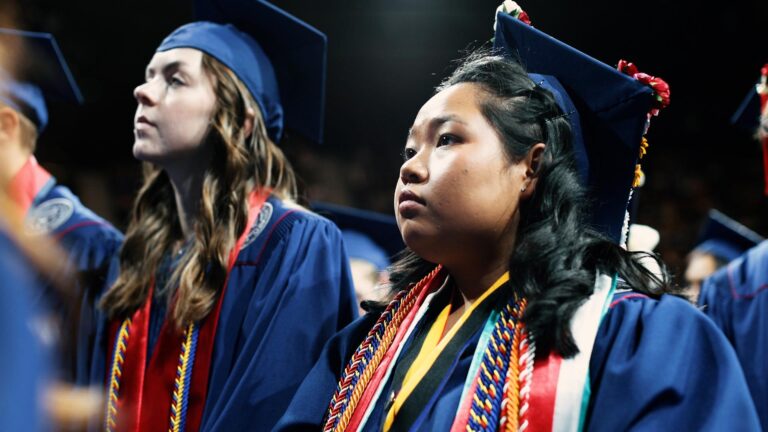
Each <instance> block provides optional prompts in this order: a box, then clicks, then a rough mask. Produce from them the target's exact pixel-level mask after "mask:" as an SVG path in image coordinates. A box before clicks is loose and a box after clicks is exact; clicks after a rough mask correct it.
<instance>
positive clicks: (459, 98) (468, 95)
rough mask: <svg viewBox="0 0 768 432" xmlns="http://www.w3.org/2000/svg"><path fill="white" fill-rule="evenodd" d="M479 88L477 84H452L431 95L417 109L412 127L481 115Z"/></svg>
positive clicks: (463, 120)
mask: <svg viewBox="0 0 768 432" xmlns="http://www.w3.org/2000/svg"><path fill="white" fill-rule="evenodd" d="M479 92H480V88H479V86H478V85H477V84H472V83H461V84H456V85H452V86H450V87H448V88H446V89H444V90H442V91H440V92H439V93H437V94H435V95H434V96H432V97H431V98H430V99H429V100H428V101H427V102H426V103H425V104H424V105H423V106H422V107H421V109H420V110H419V113H418V114H417V115H416V119H415V120H414V122H413V127H412V129H416V128H423V127H428V126H430V125H431V124H432V123H434V122H439V123H447V122H449V121H451V122H456V123H468V122H470V121H472V120H473V119H474V118H476V117H477V116H481V115H482V114H481V112H480V107H479V104H478V102H479Z"/></svg>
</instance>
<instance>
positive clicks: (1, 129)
mask: <svg viewBox="0 0 768 432" xmlns="http://www.w3.org/2000/svg"><path fill="white" fill-rule="evenodd" d="M20 123H21V121H20V119H19V114H18V113H17V112H16V111H14V110H13V109H12V108H9V107H6V106H3V107H0V139H2V140H3V142H5V141H11V140H17V139H18V137H19V134H20V126H21V124H20Z"/></svg>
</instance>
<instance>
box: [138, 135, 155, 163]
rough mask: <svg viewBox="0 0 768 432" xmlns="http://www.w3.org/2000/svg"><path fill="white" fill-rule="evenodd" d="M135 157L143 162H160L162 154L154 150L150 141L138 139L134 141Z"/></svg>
mask: <svg viewBox="0 0 768 432" xmlns="http://www.w3.org/2000/svg"><path fill="white" fill-rule="evenodd" d="M133 157H134V158H135V159H137V160H140V161H142V162H152V163H158V162H159V161H160V159H162V158H161V155H160V154H158V152H157V151H152V148H151V146H150V145H149V143H147V142H145V141H143V140H136V141H135V142H134V143H133Z"/></svg>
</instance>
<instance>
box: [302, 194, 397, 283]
mask: <svg viewBox="0 0 768 432" xmlns="http://www.w3.org/2000/svg"><path fill="white" fill-rule="evenodd" d="M312 209H313V210H314V211H316V212H317V213H319V214H321V215H323V216H325V217H327V218H328V219H330V220H331V221H333V222H334V223H335V224H336V225H337V226H338V227H339V229H341V232H342V235H343V236H344V244H345V245H346V247H347V253H348V254H349V257H350V258H360V259H364V260H366V261H370V262H372V263H373V264H374V265H376V267H377V268H378V269H379V270H384V269H385V268H386V267H387V266H389V264H390V262H391V260H390V258H391V257H392V256H394V255H395V254H397V253H398V252H400V251H401V250H403V249H404V248H405V244H404V243H403V238H402V236H401V235H400V230H398V228H397V221H396V219H395V217H394V216H390V215H385V214H382V213H376V212H371V211H366V210H360V209H355V208H351V207H343V206H339V205H335V204H329V203H321V202H315V203H313V204H312Z"/></svg>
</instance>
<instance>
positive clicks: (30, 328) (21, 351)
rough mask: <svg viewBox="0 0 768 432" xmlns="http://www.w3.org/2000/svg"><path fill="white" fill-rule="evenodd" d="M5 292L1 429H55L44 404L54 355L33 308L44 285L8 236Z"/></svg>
mask: <svg viewBox="0 0 768 432" xmlns="http://www.w3.org/2000/svg"><path fill="white" fill-rule="evenodd" d="M0 287H1V288H2V290H3V291H2V292H3V299H2V301H0V328H2V331H0V345H2V348H3V354H2V355H0V382H2V385H0V430H3V431H20V430H29V431H41V430H47V429H48V427H49V426H50V425H48V424H47V423H48V422H47V420H46V419H45V415H44V413H43V410H42V406H41V405H42V404H41V402H42V400H43V397H42V396H43V392H44V390H45V385H46V384H47V383H48V381H47V380H48V378H49V372H50V366H51V364H50V361H51V356H50V352H49V350H47V349H46V347H44V346H43V344H42V341H41V339H40V337H39V335H38V334H37V333H36V331H35V320H36V317H37V316H39V311H38V310H36V309H35V307H34V306H33V298H34V297H35V296H36V293H37V292H39V290H41V289H42V286H40V279H39V277H38V276H37V274H36V272H35V271H34V270H33V268H32V266H31V265H30V264H29V262H27V261H26V260H25V259H23V258H22V253H21V251H20V250H19V249H18V248H17V247H16V245H15V244H14V243H13V242H12V241H11V240H10V238H9V237H7V236H6V235H5V233H3V232H2V231H0Z"/></svg>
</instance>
